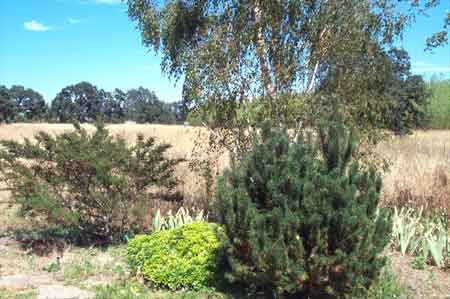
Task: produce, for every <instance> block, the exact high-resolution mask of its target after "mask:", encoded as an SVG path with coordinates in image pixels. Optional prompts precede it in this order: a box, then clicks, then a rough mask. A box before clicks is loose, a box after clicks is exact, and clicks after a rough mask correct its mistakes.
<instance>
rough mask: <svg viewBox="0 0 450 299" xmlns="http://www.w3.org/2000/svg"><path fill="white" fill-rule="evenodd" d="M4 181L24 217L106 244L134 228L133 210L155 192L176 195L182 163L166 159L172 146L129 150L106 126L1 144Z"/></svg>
mask: <svg viewBox="0 0 450 299" xmlns="http://www.w3.org/2000/svg"><path fill="white" fill-rule="evenodd" d="M0 145H1V146H2V149H1V151H0V171H1V174H2V177H1V178H2V179H3V181H4V182H6V184H7V185H8V186H9V187H10V188H11V189H12V195H13V198H14V199H15V200H16V202H17V203H18V204H20V206H21V212H22V214H23V215H24V216H27V217H30V218H32V219H33V220H37V219H39V220H42V221H43V222H45V223H46V224H47V225H48V224H52V225H58V226H60V227H63V228H76V229H77V230H78V231H79V232H80V236H83V238H84V241H93V240H95V241H96V242H101V243H108V242H114V241H118V240H120V238H121V237H122V236H123V235H124V234H126V233H127V232H129V231H130V230H131V229H132V228H133V227H135V226H136V224H137V222H136V217H133V211H134V210H133V209H135V208H138V207H139V206H140V204H141V203H143V202H145V203H146V204H149V203H150V201H151V200H152V197H151V193H149V191H148V190H149V188H150V187H154V186H163V187H167V188H170V187H172V186H173V185H174V184H175V183H176V180H175V179H174V177H173V175H172V174H173V170H174V167H175V165H176V164H177V163H178V162H179V160H173V159H168V158H166V157H165V152H166V150H167V149H168V148H169V147H170V146H169V145H167V144H160V145H157V144H156V141H155V139H154V138H148V139H144V137H143V136H142V135H140V136H138V138H137V141H136V144H134V145H132V146H129V145H127V143H126V142H125V140H124V139H123V138H115V137H112V136H111V135H110V134H109V133H108V131H107V130H106V129H105V127H104V126H103V124H97V125H96V131H95V132H94V133H92V134H88V132H87V131H86V130H85V129H83V128H81V127H80V126H79V125H75V130H74V131H71V132H66V133H63V134H60V135H57V136H52V135H49V134H47V133H45V132H40V133H39V134H37V135H36V136H35V137H34V141H31V140H29V139H25V140H24V142H23V143H19V142H15V141H0Z"/></svg>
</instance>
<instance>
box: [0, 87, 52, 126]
mask: <svg viewBox="0 0 450 299" xmlns="http://www.w3.org/2000/svg"><path fill="white" fill-rule="evenodd" d="M47 110H48V108H47V104H46V103H45V101H44V98H43V97H42V95H41V94H39V93H38V92H36V91H34V90H32V89H30V88H24V87H23V86H20V85H13V86H12V87H11V88H9V89H8V88H6V87H5V86H0V122H12V121H38V120H41V121H42V120H45V119H46V118H47Z"/></svg>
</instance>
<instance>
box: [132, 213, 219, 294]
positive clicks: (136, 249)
mask: <svg viewBox="0 0 450 299" xmlns="http://www.w3.org/2000/svg"><path fill="white" fill-rule="evenodd" d="M218 233H220V228H219V227H218V226H217V225H215V224H210V223H206V222H194V223H191V224H188V225H184V226H181V227H179V228H175V229H170V230H165V231H160V232H156V233H153V234H151V235H139V236H136V237H135V238H134V239H132V240H131V241H130V242H129V245H128V252H127V260H128V262H129V264H130V266H131V269H132V270H133V271H134V272H135V273H137V272H139V273H142V274H143V276H144V278H145V279H146V280H148V281H149V282H150V283H151V284H152V285H154V286H156V287H165V288H169V289H171V290H178V289H182V288H189V289H194V290H197V289H201V288H203V287H208V286H212V285H213V284H214V280H215V279H216V278H217V273H218V270H219V268H218V267H219V264H220V250H221V243H220V241H219V239H218V236H217V234H218Z"/></svg>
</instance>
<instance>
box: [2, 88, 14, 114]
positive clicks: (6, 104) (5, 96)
mask: <svg viewBox="0 0 450 299" xmlns="http://www.w3.org/2000/svg"><path fill="white" fill-rule="evenodd" d="M15 117H16V111H15V109H14V103H13V101H11V98H10V96H9V89H8V88H7V87H6V86H4V85H0V123H2V122H11V121H13V120H14V119H15Z"/></svg>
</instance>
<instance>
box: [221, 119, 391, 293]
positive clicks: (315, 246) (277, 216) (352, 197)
mask: <svg viewBox="0 0 450 299" xmlns="http://www.w3.org/2000/svg"><path fill="white" fill-rule="evenodd" d="M254 139H255V140H256V141H255V142H254V144H253V146H252V149H251V151H250V152H249V153H248V154H247V155H246V156H245V157H244V158H243V160H242V161H241V162H240V163H239V164H236V165H233V166H232V168H231V170H230V171H228V172H226V173H225V174H224V176H223V177H221V178H220V179H219V183H218V192H217V200H218V204H219V214H220V221H221V222H222V224H223V226H224V230H225V235H226V238H225V240H224V247H225V252H226V256H227V261H228V264H229V266H230V271H229V273H227V277H228V279H229V280H230V281H231V282H235V283H240V284H243V285H245V286H246V287H247V288H249V290H250V291H251V292H255V293H257V294H263V295H264V296H266V297H267V298H291V297H292V298H346V297H347V296H348V295H358V296H360V295H361V294H365V293H366V292H367V290H368V289H369V288H370V286H371V284H372V282H373V281H374V280H375V279H376V278H377V276H378V274H379V272H380V270H381V269H382V267H383V265H384V263H385V261H384V258H383V257H380V253H381V252H382V251H383V249H384V248H385V246H386V245H387V244H388V242H389V236H390V230H391V221H390V219H389V218H388V217H387V216H386V215H385V213H384V212H382V211H380V210H378V209H377V205H378V202H379V196H380V189H381V179H380V177H379V175H378V174H377V172H376V171H375V169H373V168H371V169H365V168H363V167H362V166H360V164H359V163H358V159H357V158H355V156H356V155H355V148H356V145H357V142H356V140H355V138H354V137H353V134H351V133H350V132H348V131H347V130H346V129H345V128H344V127H343V126H342V125H340V124H339V123H334V124H331V125H328V126H326V127H325V126H324V127H322V129H320V130H319V132H318V136H316V137H315V138H312V137H311V135H308V136H299V137H298V138H297V139H296V140H295V141H293V142H291V141H290V139H289V136H288V134H287V132H286V131H283V130H280V129H271V128H270V126H269V125H267V124H266V125H264V126H263V128H262V130H261V132H260V135H259V137H256V136H255V138H254ZM313 139H314V140H315V141H313ZM302 296H304V297H302Z"/></svg>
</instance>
